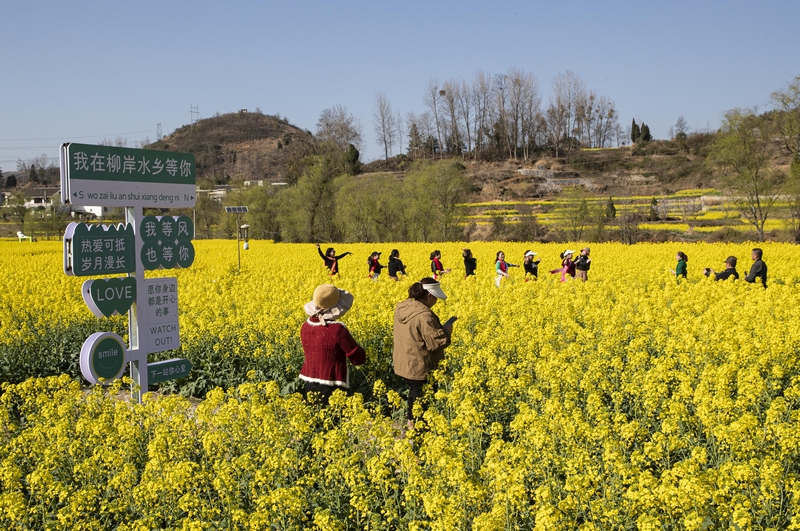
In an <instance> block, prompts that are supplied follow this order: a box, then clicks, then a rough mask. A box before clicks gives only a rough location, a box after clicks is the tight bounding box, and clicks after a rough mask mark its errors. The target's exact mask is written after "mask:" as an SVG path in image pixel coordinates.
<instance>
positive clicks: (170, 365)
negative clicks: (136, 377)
mask: <svg viewBox="0 0 800 531" xmlns="http://www.w3.org/2000/svg"><path fill="white" fill-rule="evenodd" d="M191 370H192V362H191V361H189V360H187V359H184V358H173V359H171V360H166V361H157V362H155V363H149V364H148V365H147V376H148V379H149V382H150V383H151V384H157V383H161V382H166V381H167V380H177V379H178V378H183V377H185V376H189V372H190V371H191Z"/></svg>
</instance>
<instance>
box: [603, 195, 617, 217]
mask: <svg viewBox="0 0 800 531" xmlns="http://www.w3.org/2000/svg"><path fill="white" fill-rule="evenodd" d="M616 217H617V207H616V206H614V200H613V199H612V198H611V196H608V201H607V202H606V209H605V218H606V221H611V220H612V219H614V218H616Z"/></svg>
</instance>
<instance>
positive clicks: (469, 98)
mask: <svg viewBox="0 0 800 531" xmlns="http://www.w3.org/2000/svg"><path fill="white" fill-rule="evenodd" d="M456 105H457V106H458V115H459V118H461V119H462V120H463V121H464V132H465V133H466V135H467V152H468V153H472V130H471V126H472V124H471V123H470V118H471V117H472V108H473V92H472V88H471V87H470V86H469V83H467V82H466V81H462V82H461V90H459V91H458V94H457V100H456Z"/></svg>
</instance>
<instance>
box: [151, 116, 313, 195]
mask: <svg viewBox="0 0 800 531" xmlns="http://www.w3.org/2000/svg"><path fill="white" fill-rule="evenodd" d="M312 140H313V137H312V135H311V133H310V132H308V131H304V130H302V129H300V128H298V127H295V126H294V125H292V124H290V123H289V122H288V120H286V119H285V118H280V117H277V116H270V115H266V114H263V113H261V112H248V111H246V110H242V111H239V112H235V113H228V114H217V115H216V116H214V117H212V118H205V119H202V120H198V121H197V122H196V123H194V124H191V125H185V126H183V127H181V128H180V129H176V130H175V131H174V132H173V133H172V134H170V135H169V136H166V137H164V138H162V139H161V140H159V141H157V142H155V143H153V144H150V145H149V146H147V147H148V148H149V149H164V150H169V151H182V152H188V153H192V154H194V156H195V158H196V163H197V175H198V178H199V179H206V180H210V181H213V182H215V183H219V184H222V183H225V182H228V181H230V180H262V179H263V180H267V181H271V182H279V181H282V180H284V178H285V175H286V168H287V167H288V165H289V162H290V161H291V160H294V159H297V158H299V157H302V156H304V154H305V153H306V152H307V150H308V148H309V145H310V142H311V141H312Z"/></svg>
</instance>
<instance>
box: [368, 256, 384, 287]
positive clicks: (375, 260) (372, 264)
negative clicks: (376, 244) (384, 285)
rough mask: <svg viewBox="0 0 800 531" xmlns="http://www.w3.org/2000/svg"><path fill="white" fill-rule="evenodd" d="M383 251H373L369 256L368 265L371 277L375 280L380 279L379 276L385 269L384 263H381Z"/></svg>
mask: <svg viewBox="0 0 800 531" xmlns="http://www.w3.org/2000/svg"><path fill="white" fill-rule="evenodd" d="M380 259H381V253H379V252H378V251H373V252H372V254H371V255H369V258H367V265H368V266H369V278H371V279H372V281H373V282H376V281H377V280H378V277H380V275H381V270H382V269H383V264H381V263H380V261H379V260H380Z"/></svg>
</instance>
